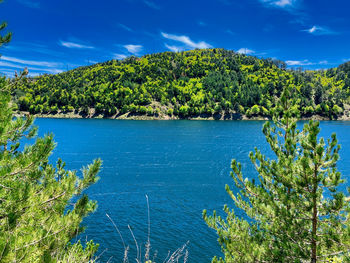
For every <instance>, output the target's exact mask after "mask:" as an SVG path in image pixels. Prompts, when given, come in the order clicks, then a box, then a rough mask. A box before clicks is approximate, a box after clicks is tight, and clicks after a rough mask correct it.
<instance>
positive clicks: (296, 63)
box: [286, 59, 314, 66]
mask: <svg viewBox="0 0 350 263" xmlns="http://www.w3.org/2000/svg"><path fill="white" fill-rule="evenodd" d="M286 64H287V65H288V66H310V65H314V63H312V62H310V61H309V60H307V59H304V60H287V61H286Z"/></svg>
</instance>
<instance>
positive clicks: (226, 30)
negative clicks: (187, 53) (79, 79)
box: [0, 0, 350, 75]
mask: <svg viewBox="0 0 350 263" xmlns="http://www.w3.org/2000/svg"><path fill="white" fill-rule="evenodd" d="M349 10H350V2H349V1H346V0H334V1H329V0H317V1H316V0H240V1H238V0H210V1H209V0H201V1H192V0H163V1H161V0H99V1H96V0H95V1H90V0H74V1H73V0H45V1H44V0H5V1H4V3H3V4H1V5H0V14H1V19H2V20H4V21H7V22H8V29H9V30H10V31H12V32H13V41H12V42H11V44H10V45H8V46H7V47H5V48H2V50H1V52H0V53H1V54H2V57H1V58H0V72H1V73H4V74H6V75H12V74H13V72H14V71H15V70H20V69H23V68H24V67H28V69H29V71H30V73H31V74H32V75H37V74H42V73H58V72H62V71H65V70H67V69H72V68H75V67H78V66H82V65H89V64H92V63H96V62H103V61H107V60H110V59H123V58H125V57H127V56H130V55H136V56H141V55H144V54H150V53H156V52H163V51H168V50H172V51H182V50H190V49H194V48H208V47H215V48H226V49H232V50H235V51H238V52H241V53H246V54H249V55H254V56H257V57H265V58H267V57H270V58H277V59H280V60H284V61H286V62H287V64H288V65H289V66H290V67H300V66H301V67H303V68H306V69H320V68H331V67H335V66H337V65H339V64H341V63H343V62H345V61H348V60H350V48H349V45H350V18H349V15H348V12H349Z"/></svg>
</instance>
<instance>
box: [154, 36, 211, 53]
mask: <svg viewBox="0 0 350 263" xmlns="http://www.w3.org/2000/svg"><path fill="white" fill-rule="evenodd" d="M161 35H162V36H163V37H164V38H166V39H169V40H173V41H176V42H180V43H182V44H184V45H185V46H184V47H181V46H170V47H172V48H173V49H174V48H175V47H176V48H177V49H195V48H199V49H204V48H212V45H210V44H208V43H206V42H204V41H200V42H194V41H192V40H191V39H190V38H189V37H188V36H179V35H173V34H167V33H164V32H161Z"/></svg>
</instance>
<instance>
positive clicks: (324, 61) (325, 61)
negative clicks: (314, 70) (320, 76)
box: [318, 60, 329, 65]
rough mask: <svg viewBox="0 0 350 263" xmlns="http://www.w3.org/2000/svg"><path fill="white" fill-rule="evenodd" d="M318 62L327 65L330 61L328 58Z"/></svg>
mask: <svg viewBox="0 0 350 263" xmlns="http://www.w3.org/2000/svg"><path fill="white" fill-rule="evenodd" d="M318 64H320V65H327V64H329V63H328V61H327V60H322V61H320V62H318Z"/></svg>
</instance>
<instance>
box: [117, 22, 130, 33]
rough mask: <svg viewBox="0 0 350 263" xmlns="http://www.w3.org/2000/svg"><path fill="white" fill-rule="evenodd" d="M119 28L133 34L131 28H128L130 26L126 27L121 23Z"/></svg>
mask: <svg viewBox="0 0 350 263" xmlns="http://www.w3.org/2000/svg"><path fill="white" fill-rule="evenodd" d="M118 26H119V27H120V28H122V29H124V30H126V31H129V32H132V31H133V30H132V29H131V28H130V27H128V26H126V25H124V24H120V23H119V24H118Z"/></svg>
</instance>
